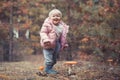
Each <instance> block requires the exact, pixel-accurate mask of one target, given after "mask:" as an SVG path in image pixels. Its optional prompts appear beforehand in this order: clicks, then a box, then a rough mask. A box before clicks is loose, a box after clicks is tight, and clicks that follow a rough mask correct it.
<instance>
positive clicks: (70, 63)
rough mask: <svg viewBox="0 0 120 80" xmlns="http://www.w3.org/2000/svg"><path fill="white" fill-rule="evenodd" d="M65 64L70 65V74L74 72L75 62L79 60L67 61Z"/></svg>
mask: <svg viewBox="0 0 120 80" xmlns="http://www.w3.org/2000/svg"><path fill="white" fill-rule="evenodd" d="M64 64H65V65H67V66H68V74H69V75H70V74H71V72H72V67H74V66H75V64H77V62H76V61H67V62H65V63H64Z"/></svg>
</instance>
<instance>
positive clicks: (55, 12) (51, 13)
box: [49, 9, 62, 17]
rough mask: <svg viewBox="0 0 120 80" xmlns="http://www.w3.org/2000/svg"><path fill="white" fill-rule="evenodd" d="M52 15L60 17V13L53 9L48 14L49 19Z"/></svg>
mask: <svg viewBox="0 0 120 80" xmlns="http://www.w3.org/2000/svg"><path fill="white" fill-rule="evenodd" d="M53 14H59V15H60V17H62V12H61V11H60V10H58V9H53V10H51V11H50V12H49V17H51V16H52V15H53Z"/></svg>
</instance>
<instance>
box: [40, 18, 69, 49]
mask: <svg viewBox="0 0 120 80" xmlns="http://www.w3.org/2000/svg"><path fill="white" fill-rule="evenodd" d="M60 24H61V25H63V33H62V36H61V38H60V42H61V48H63V47H64V46H66V45H67V40H66V36H67V33H68V29H69V26H68V25H66V24H65V23H64V22H63V21H61V22H60ZM54 27H55V26H54V24H53V23H52V21H51V20H50V19H49V18H46V19H45V21H44V23H43V25H42V28H41V31H40V37H41V40H40V43H41V46H42V47H43V48H44V42H47V41H50V42H51V44H52V46H54V45H55V41H56V39H57V36H56V32H55V29H54Z"/></svg>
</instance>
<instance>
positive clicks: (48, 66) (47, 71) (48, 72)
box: [45, 65, 57, 74]
mask: <svg viewBox="0 0 120 80" xmlns="http://www.w3.org/2000/svg"><path fill="white" fill-rule="evenodd" d="M45 72H46V73H47V74H57V71H55V70H52V66H51V65H47V66H46V68H45Z"/></svg>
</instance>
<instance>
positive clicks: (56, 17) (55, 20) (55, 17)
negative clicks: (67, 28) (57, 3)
mask: <svg viewBox="0 0 120 80" xmlns="http://www.w3.org/2000/svg"><path fill="white" fill-rule="evenodd" d="M50 18H51V20H52V22H53V24H54V25H58V24H59V23H60V20H61V16H60V14H53V15H51V17H50Z"/></svg>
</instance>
